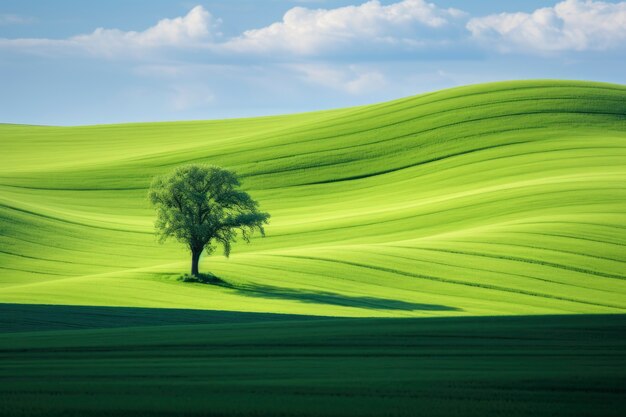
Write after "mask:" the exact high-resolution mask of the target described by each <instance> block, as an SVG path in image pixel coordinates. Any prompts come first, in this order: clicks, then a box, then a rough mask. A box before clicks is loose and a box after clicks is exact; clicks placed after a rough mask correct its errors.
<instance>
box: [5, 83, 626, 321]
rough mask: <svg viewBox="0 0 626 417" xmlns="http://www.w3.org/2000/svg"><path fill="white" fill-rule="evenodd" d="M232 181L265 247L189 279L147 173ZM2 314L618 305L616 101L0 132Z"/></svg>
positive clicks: (623, 145) (623, 168) (565, 94)
mask: <svg viewBox="0 0 626 417" xmlns="http://www.w3.org/2000/svg"><path fill="white" fill-rule="evenodd" d="M189 162H206V163H212V164H217V165H221V166H224V167H227V168H231V169H234V170H236V171H237V172H238V173H240V174H241V176H242V177H243V183H244V188H245V189H246V190H248V191H250V192H251V194H252V195H253V196H254V197H255V198H256V199H258V200H259V201H260V202H261V207H262V209H263V210H265V211H268V212H270V213H271V214H272V216H273V217H272V222H271V225H270V226H269V227H268V228H267V234H268V236H267V238H265V239H260V238H259V239H254V240H253V242H252V244H251V245H249V246H246V245H244V244H243V243H241V244H237V245H236V246H235V248H234V253H233V255H232V257H231V258H230V259H228V260H227V259H224V258H222V257H219V256H213V257H211V258H208V259H204V260H203V262H202V263H201V269H203V270H205V271H208V270H210V271H211V272H213V273H215V274H216V275H218V276H220V277H222V278H223V279H225V280H226V281H228V282H230V283H231V284H232V287H231V288H228V287H214V286H207V285H201V284H185V283H181V282H178V281H177V280H176V277H177V276H178V275H179V274H181V273H182V272H186V271H187V269H188V267H189V259H188V258H189V256H188V254H187V253H186V252H185V250H184V248H182V247H181V246H180V245H178V244H176V243H173V242H172V243H169V244H167V245H165V246H160V245H158V244H157V243H156V240H155V238H154V235H153V228H152V222H153V218H154V214H153V211H152V210H151V209H150V207H149V206H148V202H147V200H146V198H145V196H146V187H147V185H148V184H149V182H150V180H151V178H152V176H154V175H156V174H161V173H164V172H166V171H169V170H171V169H172V168H173V167H175V166H176V165H179V164H183V163H189ZM0 228H1V233H0V302H13V303H44V304H83V305H113V306H144V307H180V308H198V309H215V310H231V311H233V310H239V311H250V312H278V313H295V314H311V315H337V316H441V315H500V314H563V313H620V312H624V311H625V310H626V272H625V271H626V87H624V86H620V85H610V84H600V83H589V82H570V81H567V82H565V81H563V82H561V81H525V82H507V83H496V84H487V85H479V86H470V87H463V88H456V89H451V90H445V91H441V92H437V93H431V94H425V95H421V96H416V97H411V98H406V99H402V100H397V101H393V102H389V103H383V104H378V105H371V106H362V107H356V108H350V109H342V110H332V111H324V112H316V113H308V114H298V115H291V116H279V117H264V118H255V119H236V120H223V121H200V122H177V123H150V124H148V123H145V124H126V125H104V126H85V127H39V126H14V125H3V126H0Z"/></svg>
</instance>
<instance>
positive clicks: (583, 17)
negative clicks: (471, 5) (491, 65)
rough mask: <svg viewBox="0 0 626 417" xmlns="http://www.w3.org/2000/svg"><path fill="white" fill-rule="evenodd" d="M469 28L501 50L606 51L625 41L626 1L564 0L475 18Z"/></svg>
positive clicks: (480, 38) (468, 25)
mask: <svg viewBox="0 0 626 417" xmlns="http://www.w3.org/2000/svg"><path fill="white" fill-rule="evenodd" d="M467 29H468V30H469V31H470V32H471V33H472V36H473V37H474V38H476V39H478V40H480V41H482V42H485V43H486V44H488V45H494V44H495V45H496V46H497V47H498V49H500V50H501V51H512V50H522V51H539V52H550V51H566V50H574V51H584V50H607V49H611V48H615V47H619V46H621V45H623V44H624V42H625V41H626V2H620V3H605V2H602V1H593V0H587V1H580V0H565V1H562V2H560V3H558V4H556V5H555V6H554V7H546V8H541V9H537V10H535V11H534V12H533V13H501V14H494V15H489V16H485V17H479V18H474V19H471V20H470V21H469V22H468V23H467Z"/></svg>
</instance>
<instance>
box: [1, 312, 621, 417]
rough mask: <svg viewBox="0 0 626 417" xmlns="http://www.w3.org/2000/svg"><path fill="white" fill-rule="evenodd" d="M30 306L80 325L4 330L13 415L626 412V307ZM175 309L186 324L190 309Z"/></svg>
mask: <svg viewBox="0 0 626 417" xmlns="http://www.w3.org/2000/svg"><path fill="white" fill-rule="evenodd" d="M28 309H29V308H28V307H22V310H21V314H20V317H24V316H30V317H31V318H33V317H35V316H39V317H40V318H41V319H42V320H44V321H49V320H54V319H59V318H63V317H64V318H67V317H74V322H72V323H71V324H68V325H67V328H68V329H69V328H71V329H76V327H80V329H79V330H56V331H29V332H22V333H5V334H0V415H3V416H5V415H6V416H42V417H43V416H46V417H56V416H65V417H73V416H76V417H78V416H86V415H88V416H96V417H103V416H129V417H137V416H160V415H162V416H165V415H176V416H193V415H198V416H200V415H202V416H226V415H228V416H320V417H321V416H324V417H333V416H372V417H385V416H422V415H423V416H435V417H436V416H441V417H457V416H458V417H472V416H476V417H484V416H506V417H516V416H553V417H554V416H564V417H572V416H615V417H621V416H623V415H624V414H623V413H624V404H623V399H624V395H626V384H625V383H626V374H625V371H624V369H626V338H625V337H624V335H625V334H626V316H625V315H609V316H603V315H566V316H556V315H555V316H545V317H543V316H515V317H454V318H447V317H446V318H430V319H421V318H417V319H415V318H409V319H380V318H379V319H373V318H334V319H328V318H327V319H324V318H317V319H310V318H307V319H298V318H296V317H294V316H290V317H285V318H283V319H281V320H278V321H277V320H276V319H273V318H271V317H270V318H268V317H267V316H259V317H257V318H256V319H254V316H256V315H255V314H253V315H252V316H251V317H248V318H246V320H248V322H242V321H241V317H240V316H238V315H237V313H211V314H216V316H217V319H216V320H214V322H213V323H212V324H193V325H190V324H180V323H179V324H177V325H168V326H164V325H160V326H155V325H151V326H148V327H128V328H115V329H105V328H102V327H107V326H108V325H119V324H118V323H119V317H120V315H128V316H131V315H132V316H135V317H143V318H144V319H146V318H148V317H152V319H153V320H154V323H156V322H159V321H161V320H164V319H166V318H167V317H170V316H169V315H168V314H167V310H165V309H157V310H148V311H142V310H141V309H136V310H137V311H135V312H131V311H130V310H132V309H122V310H121V311H116V309H109V310H107V311H104V309H99V310H98V309H92V308H88V307H84V308H79V307H67V306H58V307H44V306H33V307H31V310H32V311H30V312H28ZM85 309H87V311H86V310H85ZM44 310H45V314H43V313H44ZM83 314H84V316H83ZM93 315H97V316H99V317H100V320H99V321H96V322H94V320H93ZM173 315H174V316H175V317H176V318H177V319H178V320H180V321H181V322H183V321H184V320H185V313H184V311H180V312H177V313H173ZM78 317H83V320H82V321H81V320H80V319H78ZM229 317H230V318H229ZM187 319H189V321H190V322H196V323H197V320H198V317H197V315H196V313H193V312H189V317H187ZM204 319H205V320H208V321H211V318H210V316H206V317H205V318H204ZM21 320H22V321H21V323H22V324H23V325H24V326H25V328H24V329H22V330H26V329H29V330H32V321H31V320H30V319H28V320H26V319H21ZM4 322H6V317H5V316H0V324H4ZM18 322H20V320H19V319H18ZM11 323H13V324H14V323H15V322H13V321H12V322H11ZM154 323H152V324H154ZM79 324H80V326H79ZM146 324H147V323H146ZM161 324H163V323H161ZM89 327H93V328H92V329H90V328H89Z"/></svg>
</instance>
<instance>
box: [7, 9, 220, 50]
mask: <svg viewBox="0 0 626 417" xmlns="http://www.w3.org/2000/svg"><path fill="white" fill-rule="evenodd" d="M219 24H220V20H219V19H215V18H214V17H213V16H212V15H211V13H209V12H208V11H207V10H205V9H204V8H203V7H202V6H196V7H194V8H193V9H191V10H190V11H189V13H187V15H185V16H181V17H176V18H173V19H162V20H160V21H159V22H157V24H155V25H154V26H152V27H149V28H148V29H146V30H143V31H122V30H119V29H105V28H97V29H96V30H94V31H93V32H91V33H88V34H84V35H77V36H72V37H70V38H66V39H47V38H26V39H0V47H2V46H4V47H11V48H18V49H23V50H26V51H30V52H39V51H43V52H44V53H45V54H48V55H49V54H52V53H54V52H58V51H63V50H64V51H68V50H69V51H79V52H80V51H83V52H88V53H90V54H91V55H95V56H103V57H116V56H128V54H129V53H131V54H138V53H139V54H141V53H142V52H150V51H152V50H154V49H158V48H164V47H170V48H194V47H201V46H203V45H206V44H207V43H211V42H213V41H214V40H215V39H216V37H218V36H219V32H218V31H217V28H218V26H219Z"/></svg>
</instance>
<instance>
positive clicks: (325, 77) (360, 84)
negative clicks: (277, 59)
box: [289, 64, 387, 95]
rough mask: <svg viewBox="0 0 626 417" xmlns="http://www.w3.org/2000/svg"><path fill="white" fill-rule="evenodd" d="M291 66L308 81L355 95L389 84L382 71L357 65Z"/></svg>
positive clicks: (290, 66)
mask: <svg viewBox="0 0 626 417" xmlns="http://www.w3.org/2000/svg"><path fill="white" fill-rule="evenodd" d="M289 68H290V69H292V70H293V71H295V72H296V73H297V74H299V78H301V79H302V80H304V81H306V82H309V83H313V84H317V85H321V86H324V87H328V88H331V89H333V90H338V91H343V92H346V93H349V94H354V95H358V94H365V93H369V92H373V91H376V90H380V89H382V88H384V87H385V85H386V84H387V79H386V78H385V76H384V75H383V74H382V73H381V72H379V71H375V70H369V69H365V68H360V67H358V66H356V65H349V66H347V67H346V68H338V67H333V66H329V65H324V64H292V65H289Z"/></svg>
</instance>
